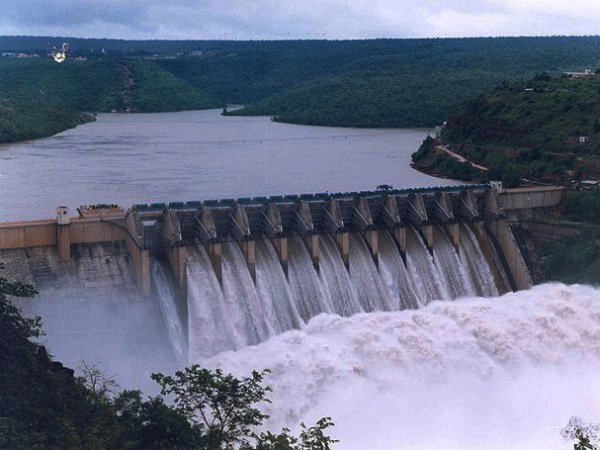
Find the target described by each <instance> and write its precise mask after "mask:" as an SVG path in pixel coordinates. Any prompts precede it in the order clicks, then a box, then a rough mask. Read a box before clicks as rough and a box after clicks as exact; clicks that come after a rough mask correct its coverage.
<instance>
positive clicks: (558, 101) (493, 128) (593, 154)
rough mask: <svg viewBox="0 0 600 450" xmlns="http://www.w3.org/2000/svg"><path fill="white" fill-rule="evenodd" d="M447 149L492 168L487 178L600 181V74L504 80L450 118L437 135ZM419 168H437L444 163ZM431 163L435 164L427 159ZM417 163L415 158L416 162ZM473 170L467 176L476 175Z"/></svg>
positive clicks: (459, 109) (426, 163)
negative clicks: (509, 81) (440, 134)
mask: <svg viewBox="0 0 600 450" xmlns="http://www.w3.org/2000/svg"><path fill="white" fill-rule="evenodd" d="M442 139H443V141H444V142H445V143H446V144H448V145H449V148H450V149H452V150H453V151H455V152H457V153H459V154H460V155H462V156H464V157H466V158H467V159H469V160H470V161H472V162H475V163H477V164H480V165H482V166H484V167H487V168H489V169H491V174H490V176H494V177H499V178H501V177H505V178H508V176H509V175H510V177H511V178H512V180H513V181H514V180H515V176H516V178H517V179H518V178H527V179H532V180H537V181H542V182H544V181H546V182H552V183H566V182H570V181H573V180H581V179H584V178H597V177H599V176H600V76H596V75H590V76H588V77H585V78H575V77H570V76H567V75H559V76H550V75H548V74H543V75H538V76H536V77H534V78H533V79H531V80H529V81H527V82H522V83H511V84H508V83H505V84H503V85H501V86H499V87H498V88H497V89H496V90H495V91H494V92H493V93H492V94H490V95H486V96H480V97H478V98H477V99H474V100H472V101H469V102H466V103H464V104H463V105H461V106H460V107H459V108H457V110H456V112H455V113H454V114H451V115H450V117H449V120H448V124H447V127H446V128H445V130H444V132H443V135H442ZM425 155H426V152H424V151H421V154H420V157H419V156H418V155H415V158H416V160H419V159H420V160H421V163H420V165H421V167H422V168H424V167H423V166H429V169H430V170H435V166H437V168H438V171H440V172H446V173H448V174H449V175H451V174H452V172H453V171H452V170H450V171H448V168H447V167H446V170H445V171H444V170H442V169H443V168H442V167H441V165H442V163H443V161H444V160H445V159H446V158H445V157H444V158H440V157H439V156H438V157H437V158H433V157H432V156H431V154H429V159H428V160H427V161H425V160H424V159H423V156H425ZM433 159H435V161H434V160H433ZM417 162H418V161H417ZM483 175H484V174H482V173H481V172H479V171H474V172H473V173H471V174H467V175H466V177H467V179H472V178H477V177H481V176H483Z"/></svg>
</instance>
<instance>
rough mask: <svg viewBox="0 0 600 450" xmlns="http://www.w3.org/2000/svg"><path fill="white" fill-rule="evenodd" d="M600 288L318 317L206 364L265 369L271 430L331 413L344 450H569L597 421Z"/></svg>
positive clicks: (549, 289) (548, 289)
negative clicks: (585, 426) (571, 429)
mask: <svg viewBox="0 0 600 450" xmlns="http://www.w3.org/2000/svg"><path fill="white" fill-rule="evenodd" d="M599 360H600V291H599V290H597V289H594V288H591V287H583V286H573V287H566V286H563V285H558V284H551V285H543V286H538V287H535V288H533V289H532V290H530V291H523V292H518V293H515V294H508V295H505V296H503V297H501V298H494V299H484V298H470V299H461V300H457V301H454V302H444V301H438V302H434V303H431V304H429V305H427V306H426V307H424V308H422V309H420V310H417V311H414V310H411V311H397V312H375V313H369V314H357V315H354V316H352V317H341V316H339V315H336V314H321V315H319V316H317V317H315V318H313V319H312V320H310V321H309V322H308V324H307V325H306V326H305V327H303V328H302V329H301V330H294V331H290V332H287V333H284V334H281V335H279V336H276V337H273V338H271V339H270V340H268V341H267V342H264V343H262V344H260V345H258V346H252V347H246V348H244V349H242V350H238V351H236V352H225V353H221V354H219V355H216V356H215V357H213V358H212V359H210V360H203V361H202V362H203V363H204V364H208V365H210V366H213V367H217V366H218V367H222V368H224V369H225V370H228V371H232V372H234V373H236V374H240V375H243V374H248V373H249V371H251V370H253V369H257V368H265V367H268V368H270V369H271V370H272V375H271V376H270V380H269V381H270V383H271V385H272V387H273V390H274V392H273V393H272V395H271V400H272V404H270V405H269V406H268V407H267V411H268V412H269V413H270V414H271V416H272V417H271V419H270V420H269V423H268V424H267V425H268V427H269V428H271V429H278V428H279V427H281V426H290V425H292V424H297V423H299V422H300V421H307V422H311V423H312V422H314V421H315V420H317V419H318V418H320V417H322V416H332V417H333V419H334V421H335V422H336V424H337V426H336V427H335V428H334V429H333V430H332V434H333V435H334V436H335V437H337V438H339V439H340V440H341V444H338V445H337V448H339V449H344V450H346V449H349V450H353V449H356V450H359V449H361V450H362V449H365V448H368V449H372V450H379V449H381V450H388V449H415V450H416V449H430V448H439V449H444V450H454V449H466V448H482V449H483V448H485V449H503V450H513V449H514V450H517V449H519V450H521V449H528V450H538V449H539V450H554V449H561V448H562V449H564V448H567V447H568V446H567V444H565V443H563V442H561V438H560V436H559V429H560V428H561V427H562V426H564V425H565V424H566V422H567V420H568V419H569V417H570V416H571V415H573V414H579V415H583V416H586V417H587V418H588V419H590V420H593V419H598V418H599V417H600V402H599V401H600V381H599V380H598V379H597V373H598V372H597V368H598V363H599Z"/></svg>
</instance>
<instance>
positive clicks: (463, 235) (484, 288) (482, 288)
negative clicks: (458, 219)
mask: <svg viewBox="0 0 600 450" xmlns="http://www.w3.org/2000/svg"><path fill="white" fill-rule="evenodd" d="M460 255H461V259H462V260H463V261H464V262H465V263H466V266H467V267H468V271H469V274H470V277H469V278H470V279H471V280H473V283H474V284H475V287H476V290H477V294H478V295H482V296H484V297H495V296H497V295H498V288H497V287H496V283H495V281H494V275H493V274H492V271H491V270H490V267H489V264H488V263H487V262H486V260H485V256H483V252H482V251H481V249H480V248H479V244H478V243H477V238H476V237H475V233H473V231H472V230H471V228H470V227H469V225H467V224H462V223H461V224H460Z"/></svg>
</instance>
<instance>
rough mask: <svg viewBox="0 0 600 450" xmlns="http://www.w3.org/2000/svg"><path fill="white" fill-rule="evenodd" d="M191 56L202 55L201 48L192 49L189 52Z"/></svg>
mask: <svg viewBox="0 0 600 450" xmlns="http://www.w3.org/2000/svg"><path fill="white" fill-rule="evenodd" d="M191 55H192V56H202V50H194V51H193V52H192V53H191Z"/></svg>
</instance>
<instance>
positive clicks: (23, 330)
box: [0, 264, 336, 450]
mask: <svg viewBox="0 0 600 450" xmlns="http://www.w3.org/2000/svg"><path fill="white" fill-rule="evenodd" d="M2 268H3V266H2V265H1V264H0V269H2ZM35 294H36V291H35V289H34V288H33V287H32V286H29V285H25V284H22V283H19V282H12V281H10V280H8V279H6V278H4V277H2V276H0V386H1V389H0V449H2V450H4V449H6V450H20V449H23V450H25V449H40V450H46V449H48V450H50V449H57V450H58V449H60V450H69V449H77V450H87V449H89V450H102V449H107V450H109V449H110V450H119V449H123V450H167V449H171V450H175V449H178V450H187V449H189V450H192V449H200V450H221V449H226V448H232V446H236V447H239V448H241V449H242V450H308V449H311V450H329V449H330V445H331V444H333V443H334V442H336V441H335V440H333V439H331V438H330V437H329V436H328V435H327V434H326V430H327V428H329V427H331V426H332V425H333V423H332V422H331V419H329V418H323V419H321V420H320V421H318V422H317V424H316V425H315V426H313V427H306V426H305V425H304V424H302V425H301V433H300V435H299V437H295V436H293V435H292V434H291V433H290V430H288V429H283V430H282V431H281V433H279V434H273V433H271V432H259V428H260V427H261V426H262V424H263V421H264V420H265V419H267V418H268V416H267V415H266V414H265V413H264V412H262V411H261V410H260V409H259V406H260V404H261V403H264V402H268V399H267V397H266V396H267V393H268V392H270V388H269V387H267V386H264V377H265V375H266V374H267V373H268V371H263V372H253V373H252V374H251V376H250V377H244V378H236V377H234V376H233V375H231V374H224V373H223V372H222V371H221V370H218V369H217V370H215V371H210V370H208V369H204V368H202V367H200V366H198V365H193V366H191V367H187V368H185V369H184V370H182V371H178V372H176V373H175V375H174V376H169V375H163V374H160V373H156V374H153V375H152V378H153V379H154V380H156V381H157V382H158V383H159V384H160V385H161V388H162V394H163V395H169V396H170V398H172V399H173V402H174V403H173V405H171V404H169V403H167V402H166V400H165V398H164V397H162V396H157V397H150V398H148V399H146V400H144V399H143V397H142V393H141V391H137V390H134V391H131V390H125V391H122V392H120V393H118V394H117V395H114V396H113V395H112V392H113V391H114V390H115V389H116V384H115V383H114V381H112V380H111V379H110V378H109V377H106V376H105V374H104V373H103V372H102V371H101V370H100V369H99V368H98V367H97V366H95V365H90V364H85V363H84V364H83V366H82V367H81V368H80V369H81V371H82V373H83V375H84V376H82V377H74V372H73V370H71V369H68V368H66V367H63V366H62V364H60V363H58V362H56V361H53V360H52V359H51V357H49V356H48V354H47V353H46V350H45V348H44V347H43V346H40V345H38V344H36V343H34V342H32V341H31V340H30V339H31V338H36V337H38V336H40V333H41V326H40V319H39V318H35V319H28V318H25V317H23V316H22V315H21V312H20V310H19V309H18V308H17V307H16V306H14V304H13V303H12V302H11V300H10V298H9V297H21V298H32V297H33V296H35Z"/></svg>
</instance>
